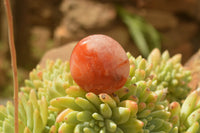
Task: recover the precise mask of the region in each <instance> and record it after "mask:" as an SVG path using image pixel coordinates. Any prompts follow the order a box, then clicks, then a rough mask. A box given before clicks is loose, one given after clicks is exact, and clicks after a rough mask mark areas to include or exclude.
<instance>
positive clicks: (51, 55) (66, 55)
mask: <svg viewBox="0 0 200 133" xmlns="http://www.w3.org/2000/svg"><path fill="white" fill-rule="evenodd" d="M76 44H77V42H72V43H69V44H66V45H63V46H61V47H58V48H54V49H52V50H49V51H47V52H46V53H45V54H44V56H43V57H42V59H41V61H40V63H39V65H40V66H41V67H45V65H46V61H47V60H48V59H51V60H53V61H55V60H57V59H61V60H63V61H66V60H69V59H70V56H71V53H72V50H73V48H74V46H75V45H76Z"/></svg>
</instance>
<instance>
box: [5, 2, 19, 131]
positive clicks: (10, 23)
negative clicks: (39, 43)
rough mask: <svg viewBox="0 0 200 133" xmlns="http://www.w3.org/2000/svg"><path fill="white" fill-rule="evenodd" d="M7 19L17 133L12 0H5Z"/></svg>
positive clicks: (16, 80) (16, 91)
mask: <svg viewBox="0 0 200 133" xmlns="http://www.w3.org/2000/svg"><path fill="white" fill-rule="evenodd" d="M4 4H5V8H6V14H7V20H8V33H9V47H10V54H11V62H12V70H13V77H14V79H13V81H14V103H15V133H18V79H17V60H16V52H15V43H14V34H13V19H12V11H11V7H10V1H9V0H4Z"/></svg>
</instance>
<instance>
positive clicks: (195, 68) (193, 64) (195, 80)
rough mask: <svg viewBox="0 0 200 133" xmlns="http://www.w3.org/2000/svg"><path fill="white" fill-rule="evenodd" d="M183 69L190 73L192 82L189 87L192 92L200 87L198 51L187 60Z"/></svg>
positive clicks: (199, 56) (199, 53)
mask: <svg viewBox="0 0 200 133" xmlns="http://www.w3.org/2000/svg"><path fill="white" fill-rule="evenodd" d="M185 68H186V69H188V70H190V71H191V72H192V81H191V82H190V83H189V86H190V87H191V88H192V90H194V89H196V88H197V86H200V50H199V51H198V52H197V53H196V54H194V55H193V56H192V57H191V58H190V60H188V62H187V63H186V64H185Z"/></svg>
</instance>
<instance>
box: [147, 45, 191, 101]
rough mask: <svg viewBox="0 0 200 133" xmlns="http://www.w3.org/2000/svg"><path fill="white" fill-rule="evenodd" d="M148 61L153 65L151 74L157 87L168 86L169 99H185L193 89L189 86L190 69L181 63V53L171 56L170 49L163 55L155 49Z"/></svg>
mask: <svg viewBox="0 0 200 133" xmlns="http://www.w3.org/2000/svg"><path fill="white" fill-rule="evenodd" d="M148 62H149V63H151V64H152V65H153V71H151V74H152V75H153V76H154V77H155V79H156V81H157V86H158V87H157V88H158V89H162V88H163V87H164V88H168V94H167V98H168V100H169V101H179V102H180V101H181V100H184V99H185V98H186V96H187V95H188V93H189V92H190V90H191V88H189V87H188V83H189V82H190V81H191V75H190V71H188V70H185V69H184V68H183V66H182V65H181V55H180V54H176V55H174V56H173V57H171V58H170V56H169V52H168V51H165V52H164V53H163V54H162V55H161V53H160V51H159V50H158V49H154V50H153V51H152V52H151V54H150V55H149V57H148Z"/></svg>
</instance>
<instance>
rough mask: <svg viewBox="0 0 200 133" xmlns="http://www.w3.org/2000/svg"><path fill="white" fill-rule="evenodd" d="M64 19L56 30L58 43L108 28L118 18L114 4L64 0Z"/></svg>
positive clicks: (55, 37)
mask: <svg viewBox="0 0 200 133" xmlns="http://www.w3.org/2000/svg"><path fill="white" fill-rule="evenodd" d="M60 10H61V12H62V13H63V19H62V21H61V23H60V25H59V26H58V27H57V28H56V31H55V32H54V39H55V42H56V44H58V45H60V44H63V43H68V42H71V41H75V40H79V39H81V38H83V37H85V36H87V35H88V32H90V31H96V30H97V29H101V30H102V28H103V29H106V28H109V26H111V23H112V22H113V21H114V20H115V18H116V11H115V8H114V6H113V5H111V4H105V3H100V2H98V1H92V0H83V1H80V0H63V2H62V4H61V7H60Z"/></svg>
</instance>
